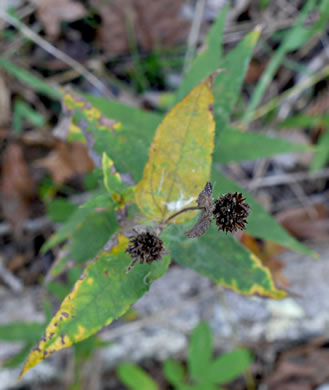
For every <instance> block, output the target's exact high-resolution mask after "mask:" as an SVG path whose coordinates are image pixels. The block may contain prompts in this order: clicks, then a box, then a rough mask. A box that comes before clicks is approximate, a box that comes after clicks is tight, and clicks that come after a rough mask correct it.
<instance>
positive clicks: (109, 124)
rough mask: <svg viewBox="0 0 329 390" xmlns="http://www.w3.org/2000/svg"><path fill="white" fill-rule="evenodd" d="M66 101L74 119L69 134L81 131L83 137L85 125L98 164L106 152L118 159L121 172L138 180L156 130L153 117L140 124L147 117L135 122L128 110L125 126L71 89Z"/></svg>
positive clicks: (115, 160) (117, 166)
mask: <svg viewBox="0 0 329 390" xmlns="http://www.w3.org/2000/svg"><path fill="white" fill-rule="evenodd" d="M63 102H64V104H65V106H66V108H67V110H68V112H69V114H70V115H71V116H72V118H73V126H71V127H70V134H71V135H72V134H76V133H78V134H80V136H81V130H82V126H83V127H84V128H83V133H84V135H85V137H87V139H88V145H89V148H90V149H91V146H92V151H93V155H94V157H95V159H97V160H98V162H99V165H101V159H102V155H103V153H106V154H107V155H108V156H109V157H110V158H111V159H112V160H113V161H114V162H115V166H116V169H117V170H118V172H120V173H127V172H129V173H130V174H131V175H132V176H133V178H134V179H135V180H136V181H138V180H139V179H140V178H141V176H142V172H143V168H144V166H145V163H146V161H147V151H148V148H149V146H150V144H151V141H152V138H153V134H154V130H155V128H153V126H152V120H150V122H149V123H148V125H147V126H145V127H139V126H141V125H139V124H141V123H142V122H144V120H143V121H137V120H136V123H135V124H132V123H131V121H130V120H131V119H132V118H129V110H127V112H126V113H125V115H126V118H128V119H126V122H127V123H129V125H128V126H127V125H123V124H122V122H117V121H116V120H115V119H113V118H110V119H109V118H106V117H105V116H104V115H102V113H101V111H99V110H98V108H97V107H94V106H91V105H90V103H89V102H88V101H87V100H86V99H84V98H83V97H82V96H80V95H77V94H76V93H73V92H72V91H67V92H66V94H65V96H64V100H63ZM132 117H133V115H132ZM153 123H154V122H153ZM130 124H131V125H130Z"/></svg>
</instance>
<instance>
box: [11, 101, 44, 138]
mask: <svg viewBox="0 0 329 390" xmlns="http://www.w3.org/2000/svg"><path fill="white" fill-rule="evenodd" d="M25 119H26V120H27V121H28V122H30V123H31V124H32V125H33V126H35V127H41V126H43V125H44V124H45V122H46V120H45V118H44V116H43V115H42V114H40V113H39V112H38V111H36V110H35V109H34V108H32V107H31V106H30V105H29V104H27V103H25V102H24V101H20V100H16V101H15V104H14V113H13V129H14V132H15V133H16V134H19V133H21V132H22V131H23V121H24V120H25Z"/></svg>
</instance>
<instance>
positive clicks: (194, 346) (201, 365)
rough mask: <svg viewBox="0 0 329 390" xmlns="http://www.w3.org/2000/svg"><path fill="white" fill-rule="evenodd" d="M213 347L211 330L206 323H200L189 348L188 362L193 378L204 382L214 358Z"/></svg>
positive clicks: (192, 336)
mask: <svg viewBox="0 0 329 390" xmlns="http://www.w3.org/2000/svg"><path fill="white" fill-rule="evenodd" d="M212 347H213V346H212V333H211V329H210V327H209V325H208V324H207V323H206V322H200V324H199V325H198V326H197V327H196V328H195V329H194V330H193V332H192V335H191V338H190V341H189V346H188V354H187V362H188V369H189V375H190V376H191V377H192V378H194V379H196V380H199V381H201V380H202V379H201V378H203V376H204V372H205V369H206V368H207V367H208V365H209V363H210V360H211V357H212V353H213V349H212Z"/></svg>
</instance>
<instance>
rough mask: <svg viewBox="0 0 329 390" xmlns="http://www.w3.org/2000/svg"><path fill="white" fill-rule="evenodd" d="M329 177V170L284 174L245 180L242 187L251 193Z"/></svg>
mask: <svg viewBox="0 0 329 390" xmlns="http://www.w3.org/2000/svg"><path fill="white" fill-rule="evenodd" d="M328 177H329V168H326V169H323V170H321V171H318V172H314V173H309V172H299V173H293V174H283V175H274V176H268V177H261V178H258V179H255V180H253V181H246V180H244V181H243V182H242V183H241V185H243V186H244V187H246V188H247V189H248V190H249V191H251V190H254V189H256V188H262V187H272V186H277V185H282V184H291V183H295V182H297V181H303V180H317V179H326V178H328Z"/></svg>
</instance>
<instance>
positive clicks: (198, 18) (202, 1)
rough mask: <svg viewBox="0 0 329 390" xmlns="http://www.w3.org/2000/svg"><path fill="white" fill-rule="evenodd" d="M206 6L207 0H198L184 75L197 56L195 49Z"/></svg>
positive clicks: (188, 39)
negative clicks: (195, 55)
mask: <svg viewBox="0 0 329 390" xmlns="http://www.w3.org/2000/svg"><path fill="white" fill-rule="evenodd" d="M205 5H206V0H198V2H197V4H196V7H195V12H194V15H193V21H192V26H191V29H190V33H189V36H188V38H187V51H186V54H185V59H184V73H185V72H186V71H187V70H188V68H189V67H190V65H191V62H192V59H193V57H194V54H195V49H196V46H197V43H198V37H199V33H200V27H201V22H202V17H203V12H204V7H205Z"/></svg>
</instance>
